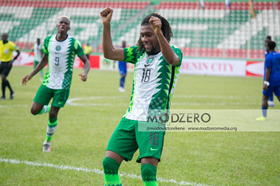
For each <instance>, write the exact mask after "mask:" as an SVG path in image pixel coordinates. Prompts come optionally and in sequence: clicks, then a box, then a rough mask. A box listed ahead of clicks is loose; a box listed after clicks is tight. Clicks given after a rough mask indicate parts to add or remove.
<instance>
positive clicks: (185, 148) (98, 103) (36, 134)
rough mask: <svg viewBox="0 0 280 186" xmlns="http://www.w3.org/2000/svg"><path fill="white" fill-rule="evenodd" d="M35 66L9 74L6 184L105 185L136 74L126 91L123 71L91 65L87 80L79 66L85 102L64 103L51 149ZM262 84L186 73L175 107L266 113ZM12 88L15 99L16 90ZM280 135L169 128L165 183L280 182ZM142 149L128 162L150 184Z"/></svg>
mask: <svg viewBox="0 0 280 186" xmlns="http://www.w3.org/2000/svg"><path fill="white" fill-rule="evenodd" d="M31 71H32V68H31V67H13V69H12V71H11V73H10V75H9V76H8V80H9V81H10V83H11V85H12V87H13V88H14V90H15V98H14V100H9V99H7V100H4V101H0V129H1V130H0V160H1V161H0V185H96V186H100V185H104V181H103V175H102V174H100V171H102V160H103V158H104V155H105V149H106V146H107V143H108V141H109V138H110V136H111V134H112V133H113V131H114V129H115V127H116V126H117V124H118V122H119V121H120V119H121V117H122V115H123V114H124V112H125V111H126V109H127V108H128V105H129V99H130V93H131V88H132V78H133V76H132V73H128V76H127V79H126V86H125V88H126V92H125V93H120V92H119V91H118V89H117V88H118V84H119V74H118V72H110V71H96V70H91V71H90V73H89V76H88V81H87V82H85V83H84V82H81V81H80V79H79V77H78V75H77V74H78V73H80V72H82V70H81V69H75V70H74V74H73V83H72V88H71V92H70V97H69V99H73V98H80V99H79V100H74V101H73V102H72V103H76V104H77V105H69V104H67V105H66V106H65V107H64V108H63V109H61V110H60V112H59V116H58V127H57V130H56V132H55V134H54V137H53V140H52V152H51V153H43V152H42V144H43V141H44V139H45V132H46V127H47V121H48V115H41V116H33V115H32V114H31V113H30V107H31V104H32V100H33V97H34V95H35V93H36V91H37V89H38V87H39V86H40V81H39V76H38V75H37V76H35V77H33V79H32V80H31V81H30V82H28V83H27V86H26V87H23V86H20V80H21V78H22V77H23V76H24V75H27V74H29V73H30V72H31ZM45 71H46V69H45ZM261 89H262V79H261V78H245V77H216V76H192V75H183V74H182V75H181V76H180V78H179V81H178V84H177V87H176V90H175V95H174V98H173V99H172V103H173V104H172V106H171V108H172V109H225V110H226V109H259V110H258V111H257V112H258V113H256V116H261V110H260V107H261V96H262V94H261ZM6 94H7V95H6V97H7V98H9V96H8V94H9V91H7V90H6ZM279 108H280V104H279V102H278V101H277V99H276V98H275V107H274V108H269V110H268V117H269V113H270V110H272V109H279ZM236 117H238V116H236ZM248 119H252V120H254V119H255V118H254V117H252V118H248ZM268 122H269V121H266V122H264V123H263V124H264V125H265V124H266V123H268ZM279 123H280V122H279ZM279 134H280V133H279V132H167V134H166V136H165V145H164V150H163V155H162V161H161V162H160V163H159V166H158V172H157V177H158V178H161V179H164V180H165V182H161V181H159V185H161V186H170V185H179V183H180V182H181V184H185V185H186V184H189V185H242V186H244V185H279V182H280V169H279V167H280V163H279V160H280V155H279V150H280V135H279ZM137 156H138V152H136V153H135V155H134V158H133V160H132V161H131V162H128V163H127V162H124V163H123V164H122V165H121V168H120V170H119V171H120V172H121V173H123V174H124V175H123V176H122V177H121V180H122V183H123V185H125V186H134V185H143V183H142V181H141V179H139V177H138V178H133V176H136V175H137V176H140V172H141V171H140V164H137V163H136V162H135V160H136V158H137ZM5 160H6V161H8V162H5ZM12 160H19V161H21V162H22V163H15V162H16V161H12ZM24 161H26V162H25V163H24ZM28 162H29V163H28ZM36 163H38V164H37V165H36ZM38 165H40V166H38ZM54 166H56V167H54ZM57 166H60V167H57ZM63 166H64V167H63ZM65 166H69V167H70V168H69V167H68V169H67V168H65ZM71 167H72V168H71ZM75 167H76V168H83V169H81V170H80V171H78V170H77V169H74V168H75ZM89 169H90V170H91V171H85V170H89ZM128 174H130V175H128ZM171 180H174V181H175V182H172V181H171ZM166 181H167V182H166Z"/></svg>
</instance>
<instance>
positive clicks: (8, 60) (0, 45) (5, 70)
mask: <svg viewBox="0 0 280 186" xmlns="http://www.w3.org/2000/svg"><path fill="white" fill-rule="evenodd" d="M1 39H2V40H1V41H0V60H1V64H0V74H1V79H2V97H1V98H0V100H5V99H6V95H5V90H6V86H7V87H8V88H9V89H10V99H13V98H14V95H15V92H14V91H13V89H12V87H11V85H10V83H9V81H8V80H7V76H8V75H9V73H10V71H11V69H12V67H13V62H14V61H15V60H16V59H17V58H18V56H19V55H20V51H19V50H18V47H17V46H16V45H15V44H14V43H13V42H11V41H8V34H7V33H4V34H2V36H1ZM13 51H16V52H17V55H16V56H15V58H14V59H13Z"/></svg>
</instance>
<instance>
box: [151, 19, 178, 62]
mask: <svg viewBox="0 0 280 186" xmlns="http://www.w3.org/2000/svg"><path fill="white" fill-rule="evenodd" d="M149 22H150V25H151V27H152V29H153V31H154V32H155V34H156V36H157V39H158V42H159V45H160V49H161V53H162V55H163V57H164V59H165V60H166V61H167V63H168V64H171V65H173V66H176V65H178V64H179V63H180V59H179V57H178V56H177V55H176V54H175V53H174V51H173V49H172V48H171V46H170V45H169V43H168V42H167V40H166V39H165V37H164V36H163V34H162V31H161V20H160V19H159V18H157V17H151V19H150V20H149Z"/></svg>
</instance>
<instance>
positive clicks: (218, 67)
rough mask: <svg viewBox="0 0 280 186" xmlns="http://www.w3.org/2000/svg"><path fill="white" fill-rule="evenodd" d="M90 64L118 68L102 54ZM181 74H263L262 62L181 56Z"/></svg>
mask: <svg viewBox="0 0 280 186" xmlns="http://www.w3.org/2000/svg"><path fill="white" fill-rule="evenodd" d="M33 61H34V57H33V56H32V55H31V56H30V55H29V53H27V52H22V53H21V55H20V57H19V58H18V59H17V60H16V61H15V63H14V65H17V66H30V65H33ZM89 61H90V66H91V68H93V69H100V70H115V71H117V70H118V63H117V62H116V63H115V64H114V61H112V60H109V59H106V58H104V57H103V56H102V55H90V58H89ZM127 66H128V71H130V72H132V71H133V70H134V65H132V64H130V63H128V65H127ZM82 67H83V63H82V61H81V60H80V59H79V58H78V57H77V56H76V58H75V61H74V68H82ZM181 73H182V74H196V75H215V76H259V77H261V76H263V73H264V62H261V61H247V60H230V59H229V60H225V59H199V58H186V57H185V58H183V61H182V65H181Z"/></svg>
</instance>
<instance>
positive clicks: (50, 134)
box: [46, 117, 57, 142]
mask: <svg viewBox="0 0 280 186" xmlns="http://www.w3.org/2000/svg"><path fill="white" fill-rule="evenodd" d="M56 126H57V117H56V118H49V123H48V127H47V135H46V141H47V142H50V141H51V140H52V137H53V134H54V132H55V129H56Z"/></svg>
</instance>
